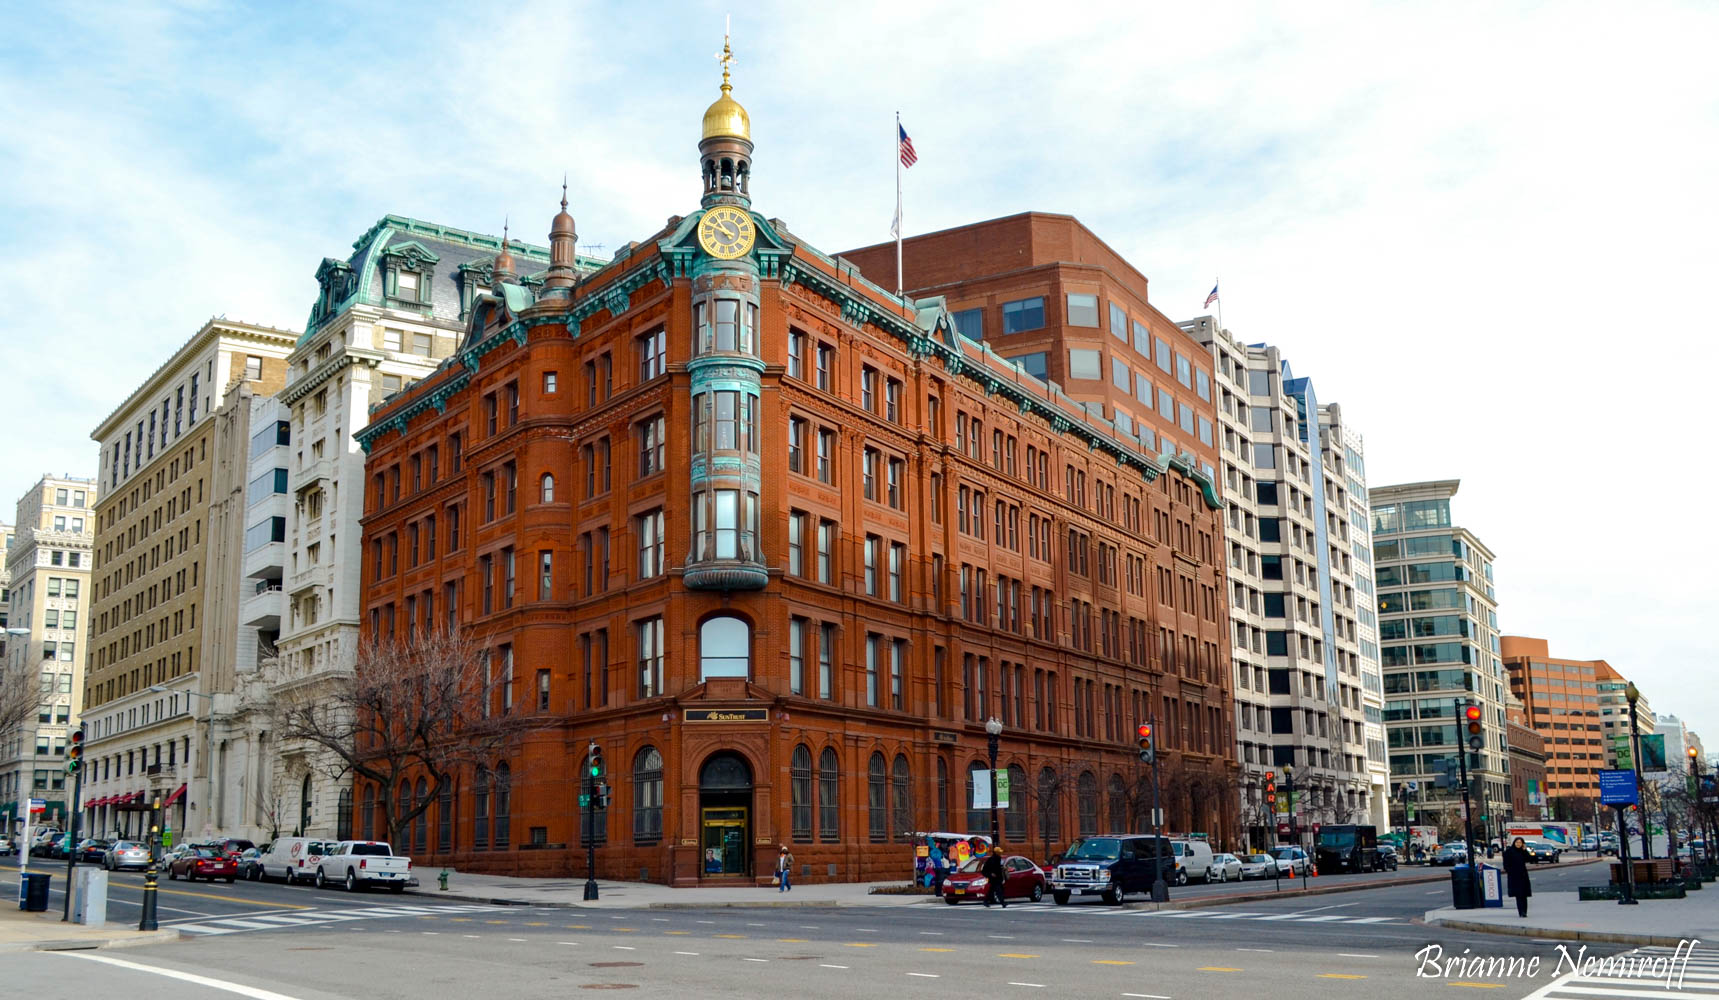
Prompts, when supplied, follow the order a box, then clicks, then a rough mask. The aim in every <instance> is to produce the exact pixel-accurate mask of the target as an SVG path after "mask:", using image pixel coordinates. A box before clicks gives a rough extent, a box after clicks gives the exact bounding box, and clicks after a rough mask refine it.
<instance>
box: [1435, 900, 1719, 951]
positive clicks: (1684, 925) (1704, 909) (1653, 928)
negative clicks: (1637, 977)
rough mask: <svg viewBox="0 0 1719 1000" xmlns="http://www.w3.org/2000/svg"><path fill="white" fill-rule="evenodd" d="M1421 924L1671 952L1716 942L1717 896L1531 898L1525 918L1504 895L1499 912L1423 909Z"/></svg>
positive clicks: (1718, 928) (1718, 924) (1718, 939)
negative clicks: (1692, 943) (1683, 944)
mask: <svg viewBox="0 0 1719 1000" xmlns="http://www.w3.org/2000/svg"><path fill="white" fill-rule="evenodd" d="M1425 923H1426V924H1428V925H1429V926H1437V927H1448V928H1450V929H1452V930H1463V931H1478V932H1481V933H1484V934H1510V935H1517V936H1521V937H1536V938H1560V939H1563V940H1567V941H1605V942H1612V943H1617V944H1634V945H1659V946H1663V947H1676V945H1677V944H1678V942H1680V941H1686V940H1688V939H1690V938H1699V939H1700V940H1702V941H1705V942H1708V943H1719V891H1715V890H1714V888H1711V887H1709V888H1704V889H1702V890H1700V891H1699V892H1692V893H1690V894H1689V895H1688V896H1687V897H1685V898H1683V899H1644V900H1642V901H1641V902H1640V903H1637V904H1636V905H1634V906H1621V905H1619V904H1618V902H1617V901H1616V900H1612V899H1604V900H1594V901H1592V902H1586V903H1584V902H1580V901H1579V900H1578V899H1577V898H1576V894H1575V893H1573V892H1548V893H1535V894H1534V895H1533V896H1532V897H1530V898H1529V900H1528V916H1527V918H1522V917H1518V916H1517V915H1516V901H1515V900H1514V899H1511V898H1510V897H1508V896H1506V897H1505V899H1504V906H1503V907H1502V908H1496V907H1494V908H1483V909H1474V910H1457V909H1452V908H1451V907H1445V908H1443V909H1438V910H1428V911H1427V913H1426V917H1425Z"/></svg>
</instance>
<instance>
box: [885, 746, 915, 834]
mask: <svg viewBox="0 0 1719 1000" xmlns="http://www.w3.org/2000/svg"><path fill="white" fill-rule="evenodd" d="M890 795H891V796H892V801H891V802H890V805H892V806H894V809H893V815H894V818H895V821H894V823H893V824H892V825H893V826H894V829H893V830H891V831H890V836H892V837H893V838H894V839H896V840H909V839H911V838H912V836H913V774H912V772H911V771H910V770H909V769H908V767H907V758H906V757H903V756H902V755H901V754H896V755H895V770H894V772H893V774H891V776H890Z"/></svg>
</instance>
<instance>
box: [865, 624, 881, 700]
mask: <svg viewBox="0 0 1719 1000" xmlns="http://www.w3.org/2000/svg"><path fill="white" fill-rule="evenodd" d="M882 641H883V637H882V636H880V635H877V634H875V633H872V632H867V633H866V637H865V703H866V704H867V705H869V706H870V707H872V708H876V707H878V706H877V659H878V645H879V644H880V643H881V642H882Z"/></svg>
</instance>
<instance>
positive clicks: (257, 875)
mask: <svg viewBox="0 0 1719 1000" xmlns="http://www.w3.org/2000/svg"><path fill="white" fill-rule="evenodd" d="M268 851H269V849H268V846H267V845H264V846H262V847H247V848H245V849H244V850H243V851H241V852H240V853H239V877H240V878H242V879H246V880H247V881H251V882H261V881H262V879H263V855H264V854H267V853H268Z"/></svg>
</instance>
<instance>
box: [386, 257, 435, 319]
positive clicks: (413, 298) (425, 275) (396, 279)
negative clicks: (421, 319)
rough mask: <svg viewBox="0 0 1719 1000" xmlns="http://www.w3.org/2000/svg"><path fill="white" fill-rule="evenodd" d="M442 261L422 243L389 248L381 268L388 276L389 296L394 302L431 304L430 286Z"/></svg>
mask: <svg viewBox="0 0 1719 1000" xmlns="http://www.w3.org/2000/svg"><path fill="white" fill-rule="evenodd" d="M438 260H439V258H438V257H437V256H436V255H435V254H433V253H431V252H430V251H429V250H427V249H425V247H424V246H423V245H422V244H419V243H403V244H400V245H399V246H393V247H389V248H388V251H387V252H386V253H385V254H383V258H382V266H383V268H384V269H385V273H386V275H387V278H386V285H387V292H386V294H387V297H388V299H389V300H390V301H391V302H398V303H406V304H409V305H420V304H428V303H429V301H430V285H431V282H432V279H433V278H434V277H435V274H436V271H435V266H436V262H437V261H438Z"/></svg>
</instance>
